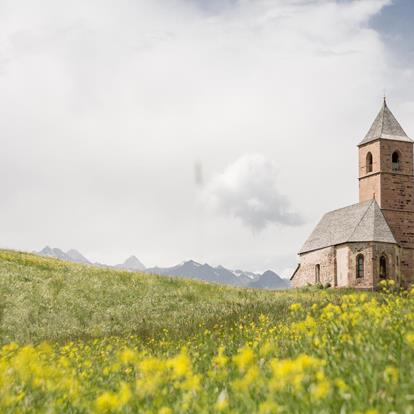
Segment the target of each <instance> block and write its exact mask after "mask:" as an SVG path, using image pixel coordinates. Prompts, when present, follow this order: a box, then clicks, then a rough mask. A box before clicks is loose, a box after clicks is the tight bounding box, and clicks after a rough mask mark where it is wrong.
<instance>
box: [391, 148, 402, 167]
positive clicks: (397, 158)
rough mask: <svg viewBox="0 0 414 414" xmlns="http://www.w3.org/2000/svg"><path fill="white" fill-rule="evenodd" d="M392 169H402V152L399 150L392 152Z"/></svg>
mask: <svg viewBox="0 0 414 414" xmlns="http://www.w3.org/2000/svg"><path fill="white" fill-rule="evenodd" d="M392 170H393V171H399V170H400V154H399V153H398V151H394V152H393V153H392Z"/></svg>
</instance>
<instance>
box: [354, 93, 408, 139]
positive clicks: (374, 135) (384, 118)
mask: <svg viewBox="0 0 414 414" xmlns="http://www.w3.org/2000/svg"><path fill="white" fill-rule="evenodd" d="M381 138H382V139H391V140H394V141H405V142H413V141H412V139H410V138H409V137H408V136H407V134H406V133H405V131H404V130H403V129H402V127H401V125H400V124H399V122H398V121H397V120H396V118H395V116H394V115H393V114H392V112H391V111H390V109H389V108H388V105H387V102H386V100H385V98H384V103H383V105H382V108H381V110H380V112H379V114H378V115H377V117H376V118H375V121H374V123H373V124H372V126H371V128H370V129H369V131H368V133H367V135H366V136H365V138H364V139H363V140H362V141H361V142H360V143H359V145H363V144H367V143H368V142H371V141H375V140H376V139H381Z"/></svg>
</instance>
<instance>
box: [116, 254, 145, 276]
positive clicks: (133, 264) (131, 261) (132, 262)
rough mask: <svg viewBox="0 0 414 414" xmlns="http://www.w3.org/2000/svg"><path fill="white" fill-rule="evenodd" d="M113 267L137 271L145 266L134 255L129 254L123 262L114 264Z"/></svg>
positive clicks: (140, 270)
mask: <svg viewBox="0 0 414 414" xmlns="http://www.w3.org/2000/svg"><path fill="white" fill-rule="evenodd" d="M114 267H115V268H117V269H125V270H133V271H137V272H142V271H143V270H145V266H144V265H143V264H142V262H141V261H140V260H139V259H138V258H137V257H136V256H130V257H128V259H126V260H125V262H124V263H121V264H118V265H115V266H114Z"/></svg>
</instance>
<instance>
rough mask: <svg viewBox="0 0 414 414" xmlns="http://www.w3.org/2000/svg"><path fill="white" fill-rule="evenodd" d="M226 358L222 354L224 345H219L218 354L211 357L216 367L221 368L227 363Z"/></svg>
mask: <svg viewBox="0 0 414 414" xmlns="http://www.w3.org/2000/svg"><path fill="white" fill-rule="evenodd" d="M227 360H228V358H227V357H226V356H225V355H224V346H220V348H219V350H218V355H217V356H215V357H214V358H213V364H214V365H215V366H216V367H218V368H223V367H224V366H225V365H226V364H227Z"/></svg>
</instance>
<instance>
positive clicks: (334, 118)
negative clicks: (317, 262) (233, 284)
mask: <svg viewBox="0 0 414 414" xmlns="http://www.w3.org/2000/svg"><path fill="white" fill-rule="evenodd" d="M413 19H414V2H413V1H412V0H395V1H394V2H392V1H388V0H360V1H343V0H342V1H340V0H338V1H334V0H295V1H292V0H227V1H224V0H220V1H218V0H217V1H216V0H118V1H116V2H115V1H109V0H89V1H85V0H72V1H60V0H40V1H36V2H34V1H31V0H9V1H7V0H0V144H1V152H0V174H1V178H2V179H1V183H2V191H1V203H0V246H1V247H7V248H15V249H21V250H39V249H41V248H42V247H44V246H45V245H50V246H53V247H60V248H63V249H69V248H77V249H79V250H80V251H81V252H82V253H83V254H85V255H86V256H87V257H88V258H90V259H92V260H97V261H102V262H106V263H116V262H120V261H123V260H124V259H125V258H126V257H127V256H129V255H131V254H135V255H136V256H137V257H139V259H140V260H141V261H142V262H143V263H144V264H145V265H147V266H152V265H159V266H169V265H174V264H176V263H178V262H181V261H183V260H186V259H190V258H191V259H194V260H197V261H201V262H208V263H210V264H212V265H217V264H222V265H224V266H226V267H230V268H242V269H245V270H253V271H256V270H265V269H267V268H271V269H273V270H275V271H277V272H279V273H281V274H283V275H288V274H289V272H290V269H292V268H294V267H295V265H296V262H297V257H296V252H297V251H298V250H299V249H300V247H301V245H302V244H303V242H304V241H305V239H306V237H307V236H308V234H309V233H310V231H311V230H312V228H313V227H314V226H315V224H316V223H317V221H318V220H319V219H320V217H321V215H322V214H323V213H324V212H326V211H329V210H332V209H335V208H339V207H343V206H346V205H349V204H353V203H355V202H357V201H358V182H357V149H356V145H357V144H358V142H359V141H360V140H361V139H362V138H363V137H364V135H365V133H366V132H367V130H368V128H369V127H370V124H371V123H372V121H373V119H374V117H375V116H376V114H377V112H378V111H379V109H380V105H381V99H382V95H383V92H384V89H385V91H386V94H387V96H388V102H389V106H390V107H391V109H392V111H393V112H394V114H395V115H396V116H397V118H398V119H399V121H400V122H401V124H402V126H403V128H404V129H405V130H406V132H407V133H408V134H409V135H411V136H414V70H413V64H414V29H413V25H412V21H413Z"/></svg>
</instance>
